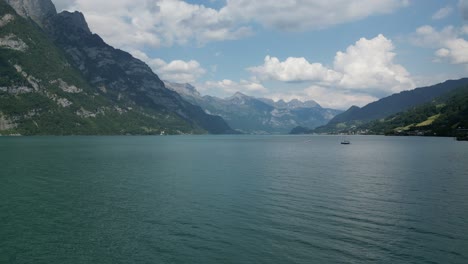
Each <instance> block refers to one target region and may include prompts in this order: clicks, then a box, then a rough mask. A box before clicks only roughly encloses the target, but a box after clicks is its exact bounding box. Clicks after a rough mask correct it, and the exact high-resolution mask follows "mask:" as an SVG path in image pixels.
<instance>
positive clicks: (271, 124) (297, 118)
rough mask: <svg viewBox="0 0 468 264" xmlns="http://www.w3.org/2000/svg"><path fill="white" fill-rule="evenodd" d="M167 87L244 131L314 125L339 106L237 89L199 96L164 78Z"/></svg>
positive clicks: (285, 130) (282, 130) (284, 130)
mask: <svg viewBox="0 0 468 264" xmlns="http://www.w3.org/2000/svg"><path fill="white" fill-rule="evenodd" d="M165 85H166V87H167V88H169V89H172V90H174V91H176V92H177V93H179V94H180V95H181V96H182V97H183V98H184V99H185V100H187V101H189V102H191V103H193V104H195V105H199V106H200V107H201V108H203V109H204V110H205V111H206V112H207V113H210V114H213V115H219V116H221V117H222V118H223V119H224V120H226V122H227V123H228V124H229V125H230V126H231V127H232V128H234V129H236V130H239V131H241V132H243V133H253V134H270V133H283V134H284V133H288V132H289V131H291V129H293V128H294V127H296V126H307V127H311V128H315V127H317V126H320V125H324V124H326V123H327V122H328V121H329V120H331V119H332V118H333V117H334V116H335V115H337V114H338V113H341V112H342V111H340V110H334V109H326V108H322V107H321V106H320V105H319V104H318V103H316V102H315V101H306V102H301V101H299V100H291V101H289V102H285V101H283V100H279V101H277V102H275V101H273V100H271V99H266V98H255V97H251V96H247V95H245V94H242V93H240V92H237V93H235V94H234V95H233V96H231V97H228V98H225V99H221V98H217V97H213V96H208V95H206V96H201V95H200V93H199V92H198V91H197V90H196V88H195V87H193V86H192V85H190V84H179V83H171V82H167V81H166V82H165Z"/></svg>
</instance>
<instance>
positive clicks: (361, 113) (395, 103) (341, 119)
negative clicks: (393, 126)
mask: <svg viewBox="0 0 468 264" xmlns="http://www.w3.org/2000/svg"><path fill="white" fill-rule="evenodd" d="M465 84H468V78H464V79H460V80H449V81H446V82H444V83H439V84H436V85H432V86H428V87H421V88H417V89H414V90H410V91H404V92H401V93H398V94H393V95H391V96H388V97H385V98H382V99H380V100H378V101H376V102H373V103H370V104H368V105H366V106H364V107H362V108H359V107H357V106H352V107H351V108H349V109H348V110H347V111H345V112H343V113H341V114H339V115H337V116H335V117H334V118H333V119H332V120H330V122H329V123H328V124H327V125H325V126H322V127H318V128H316V129H315V130H314V132H316V133H339V132H341V131H347V130H349V129H350V128H355V127H357V126H361V125H362V124H365V123H368V122H370V121H372V120H376V119H381V118H385V117H387V116H389V115H392V114H395V113H398V112H402V111H405V110H407V109H410V108H411V107H414V106H417V105H420V104H423V103H427V102H431V101H432V100H434V99H435V98H436V97H438V96H441V95H442V94H444V93H447V92H450V91H452V90H454V89H456V88H458V87H460V86H463V85H465Z"/></svg>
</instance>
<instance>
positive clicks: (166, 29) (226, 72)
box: [53, 0, 468, 109]
mask: <svg viewBox="0 0 468 264" xmlns="http://www.w3.org/2000/svg"><path fill="white" fill-rule="evenodd" d="M53 2H54V4H55V5H56V7H57V10H58V11H61V10H68V11H80V12H82V13H83V14H84V16H85V18H86V20H87V22H88V24H89V27H90V28H91V30H92V31H93V32H94V33H97V34H99V35H100V36H101V37H102V38H103V39H104V40H105V41H106V42H107V43H108V44H110V45H112V46H114V47H116V48H119V49H122V50H125V51H128V52H130V53H131V54H132V55H133V56H134V57H136V58H138V59H141V60H143V61H144V62H146V63H147V64H148V65H149V66H150V67H151V68H152V69H153V71H154V72H155V73H156V74H158V76H159V77H160V78H161V79H162V80H167V81H171V82H177V83H190V84H192V85H194V86H195V87H196V88H197V89H198V90H199V91H200V93H201V94H202V95H213V96H218V97H221V98H225V97H229V96H231V95H233V94H234V93H235V92H242V93H244V94H247V95H250V96H255V97H264V98H271V99H273V100H279V99H284V100H286V101H289V100H292V99H299V100H302V101H306V100H314V101H316V102H318V103H319V104H320V105H322V106H323V107H328V108H335V109H347V108H349V107H350V106H352V105H357V106H364V105H366V104H367V103H370V102H372V101H375V100H377V99H379V98H382V97H385V96H388V95H390V94H393V93H397V92H401V91H404V90H410V89H414V88H416V87H422V86H427V85H432V84H436V83H439V82H442V81H445V80H447V79H459V78H463V77H468V0H378V1H375V0H282V1H277V0H263V1H250V0H185V1H182V0H100V1H95V0H53Z"/></svg>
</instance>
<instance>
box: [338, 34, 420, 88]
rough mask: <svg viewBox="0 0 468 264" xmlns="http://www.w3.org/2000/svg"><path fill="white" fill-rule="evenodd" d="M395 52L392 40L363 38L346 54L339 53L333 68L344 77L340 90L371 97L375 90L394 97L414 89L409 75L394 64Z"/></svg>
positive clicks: (383, 37) (401, 67) (350, 47)
mask: <svg viewBox="0 0 468 264" xmlns="http://www.w3.org/2000/svg"><path fill="white" fill-rule="evenodd" d="M394 49H395V47H394V46H393V43H392V41H391V40H389V39H387V38H386V37H385V36H383V35H378V36H377V37H375V38H373V39H370V40H368V39H366V38H361V39H360V40H359V41H357V42H356V44H355V45H352V46H349V47H348V48H347V49H346V52H341V51H340V52H338V53H337V54H336V56H335V61H334V68H335V70H336V71H338V72H340V73H342V74H343V78H342V79H341V80H340V82H339V86H341V87H345V88H349V89H362V90H368V91H369V93H372V90H377V91H381V92H384V93H385V92H387V93H388V92H391V93H395V92H400V91H403V90H407V89H410V88H414V83H413V81H412V80H411V77H410V74H409V73H408V71H407V70H406V69H405V68H404V67H403V66H402V65H399V64H396V63H395V62H394V58H395V56H396V53H394V52H393V50H394ZM377 94H378V93H377Z"/></svg>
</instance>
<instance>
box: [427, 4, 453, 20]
mask: <svg viewBox="0 0 468 264" xmlns="http://www.w3.org/2000/svg"><path fill="white" fill-rule="evenodd" d="M452 12H453V8H452V7H451V6H446V7H443V8H441V9H439V10H438V11H437V12H436V13H435V14H434V15H432V19H434V20H440V19H444V18H446V17H447V16H449V15H450V14H452Z"/></svg>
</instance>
